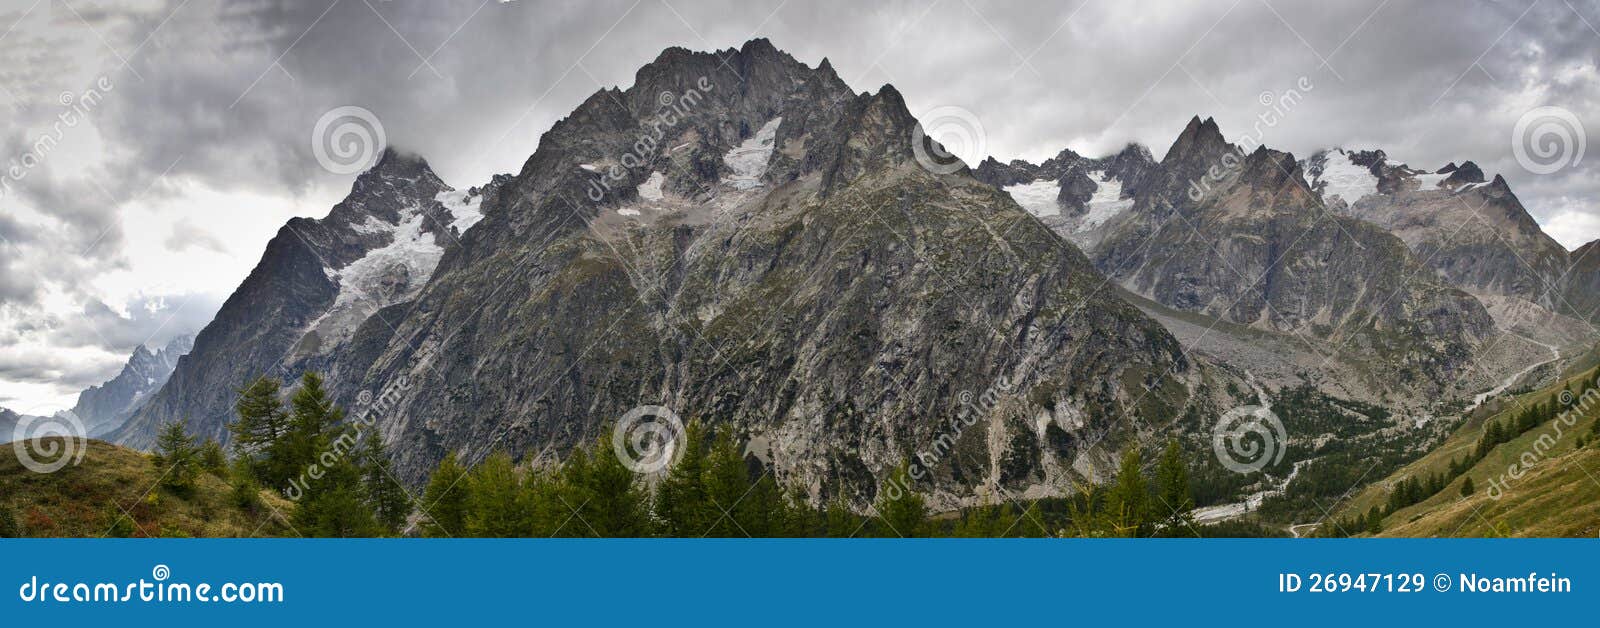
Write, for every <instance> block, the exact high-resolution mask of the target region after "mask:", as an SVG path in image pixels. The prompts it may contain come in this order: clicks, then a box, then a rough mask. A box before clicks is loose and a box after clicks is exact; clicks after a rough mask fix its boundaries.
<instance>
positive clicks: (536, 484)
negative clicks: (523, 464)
mask: <svg viewBox="0 0 1600 628" xmlns="http://www.w3.org/2000/svg"><path fill="white" fill-rule="evenodd" d="M562 491H563V486H562V481H561V475H560V470H559V469H557V470H548V469H530V470H529V471H528V474H527V476H526V477H524V478H523V480H522V492H521V502H522V510H523V512H526V513H527V516H528V535H529V536H538V537H548V536H554V535H555V534H556V533H557V531H559V530H560V529H561V526H562V525H563V524H564V523H567V520H568V519H569V518H571V517H572V512H571V511H570V510H568V508H567V505H566V503H564V502H563V501H562V499H563V494H562ZM577 525H578V526H579V527H582V525H583V524H581V523H578V524H577Z"/></svg>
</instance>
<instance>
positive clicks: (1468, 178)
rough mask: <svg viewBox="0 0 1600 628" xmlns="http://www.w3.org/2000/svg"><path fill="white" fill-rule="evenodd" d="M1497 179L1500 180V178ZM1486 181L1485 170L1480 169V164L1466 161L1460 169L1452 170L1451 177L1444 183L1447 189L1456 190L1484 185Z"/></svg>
mask: <svg viewBox="0 0 1600 628" xmlns="http://www.w3.org/2000/svg"><path fill="white" fill-rule="evenodd" d="M1451 165H1454V164H1451ZM1441 172H1443V171H1441ZM1495 178H1496V179H1499V177H1498V176H1496V177H1495ZM1484 181H1485V179H1484V178H1483V169H1481V168H1479V167H1478V164H1475V163H1472V162H1470V161H1466V162H1462V163H1461V165H1460V166H1459V167H1457V168H1455V169H1453V170H1451V171H1450V176H1449V177H1447V178H1445V180H1444V183H1445V185H1446V186H1447V187H1452V188H1455V187H1460V186H1463V185H1466V184H1469V183H1483V182H1484Z"/></svg>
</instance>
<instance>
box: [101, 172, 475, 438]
mask: <svg viewBox="0 0 1600 628" xmlns="http://www.w3.org/2000/svg"><path fill="white" fill-rule="evenodd" d="M482 195H483V190H480V189H473V190H467V191H456V190H455V189H454V188H451V187H450V186H449V185H446V184H445V183H444V182H443V181H442V180H440V179H439V177H438V175H436V174H434V172H433V170H432V169H431V168H430V167H429V166H428V164H427V162H426V161H424V160H423V159H422V158H420V157H417V156H414V155H407V154H403V153H401V152H399V151H396V150H393V149H386V150H385V151H384V152H383V154H382V155H380V156H379V158H378V159H377V161H376V162H375V164H374V165H373V166H372V168H371V169H369V170H368V171H367V172H365V173H363V174H362V175H360V176H359V177H357V178H356V180H355V182H354V184H352V186H351V190H350V194H349V195H348V196H347V197H346V198H345V199H344V200H343V201H341V202H340V203H339V204H337V205H335V206H334V207H333V209H332V210H331V211H330V212H329V214H328V216H327V217H325V218H321V219H311V218H294V219H292V220H290V221H289V222H288V223H287V224H286V225H284V226H283V228H281V229H279V231H278V234H277V235H276V236H274V237H273V239H272V241H271V242H269V243H268V244H267V247H266V251H265V252H264V253H263V254H262V257H261V261H260V262H258V263H257V264H256V267H255V268H254V269H253V270H251V272H250V276H249V277H247V278H246V279H245V280H244V282H243V283H242V284H240V286H239V288H238V289H237V290H235V291H234V293H233V294H232V295H231V296H230V297H228V300H227V301H226V302H224V303H223V305H222V308H221V309H220V310H219V311H218V312H217V316H216V317H215V318H214V319H213V320H212V322H211V323H210V324H208V325H206V327H205V328H204V329H202V330H201V331H200V333H199V334H198V336H196V338H195V341H194V349H193V351H192V352H190V353H189V354H188V355H186V356H184V357H183V358H181V359H179V361H178V364H177V368H176V369H175V370H174V372H173V374H172V377H171V379H169V380H168V383H167V385H165V386H163V387H162V388H161V389H160V391H158V392H157V393H156V394H155V395H154V396H153V397H152V398H151V399H150V401H149V402H148V403H146V404H145V405H144V406H143V407H142V408H141V409H140V410H139V411H138V412H137V413H135V414H134V415H133V417H132V418H131V419H130V420H129V421H128V422H127V423H126V424H125V425H124V426H122V427H121V428H118V429H117V430H116V431H114V432H111V433H109V434H108V435H107V436H108V438H110V439H112V440H113V441H115V442H118V443H121V444H125V445H130V446H134V447H149V446H150V445H151V444H152V443H153V442H154V440H153V439H154V437H155V430H156V429H158V427H159V426H160V425H162V424H165V423H168V422H172V421H186V422H188V424H189V425H190V426H191V428H192V429H193V431H194V433H195V434H197V435H199V436H202V437H211V438H217V439H226V438H227V430H226V429H225V425H226V424H227V423H228V422H229V421H230V420H231V419H232V416H233V400H234V398H235V395H236V391H237V390H238V389H239V388H241V387H243V386H244V385H246V384H247V383H249V381H251V380H253V379H254V378H256V377H260V376H262V375H268V376H273V377H278V378H280V379H288V380H292V379H294V378H296V377H297V376H298V375H299V373H301V372H304V371H305V370H308V369H320V370H327V369H328V368H329V365H330V362H331V357H332V355H333V354H335V353H336V352H337V351H339V350H340V349H341V348H342V347H344V346H346V345H347V344H348V343H349V342H351V339H352V337H353V335H354V334H355V332H356V328H357V327H358V326H360V325H361V323H363V322H364V321H366V320H367V319H368V318H369V317H370V316H371V315H372V314H374V313H376V312H378V311H379V310H381V309H382V308H384V307H387V306H390V305H393V304H395V303H398V302H401V301H404V300H406V299H408V298H410V297H411V296H412V295H414V294H415V293H416V291H417V290H419V289H421V287H422V284H423V282H425V281H426V280H427V278H428V276H429V275H431V274H432V272H433V268H434V266H435V265H437V264H438V262H439V259H440V258H441V257H443V255H444V252H445V249H446V248H449V247H455V246H457V243H458V241H459V238H460V237H461V232H463V231H465V230H466V229H467V228H470V227H471V226H472V224H474V223H476V222H477V220H478V218H479V217H480V214H479V213H478V203H479V202H480V201H481V197H482Z"/></svg>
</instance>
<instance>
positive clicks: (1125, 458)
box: [1109, 445, 1150, 536]
mask: <svg viewBox="0 0 1600 628" xmlns="http://www.w3.org/2000/svg"><path fill="white" fill-rule="evenodd" d="M1142 465H1143V463H1142V462H1141V461H1140V456H1139V447H1138V446H1137V445H1130V446H1129V447H1128V450H1127V451H1125V452H1123V454H1122V465H1121V466H1120V467H1119V468H1118V469H1117V483H1116V485H1115V486H1114V487H1112V489H1111V495H1110V504H1109V506H1110V507H1111V516H1112V517H1113V518H1114V520H1115V522H1116V526H1117V529H1118V531H1119V534H1121V535H1123V536H1138V535H1139V531H1140V528H1141V527H1143V526H1144V524H1145V522H1146V518H1147V517H1148V516H1149V512H1150V508H1149V493H1148V492H1147V490H1146V488H1145V483H1144V474H1143V472H1142V471H1141V467H1142Z"/></svg>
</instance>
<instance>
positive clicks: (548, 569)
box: [0, 539, 1600, 628]
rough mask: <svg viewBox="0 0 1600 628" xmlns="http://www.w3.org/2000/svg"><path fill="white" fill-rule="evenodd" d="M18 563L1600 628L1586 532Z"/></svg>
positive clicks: (84, 586)
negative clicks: (1563, 622) (1519, 536)
mask: <svg viewBox="0 0 1600 628" xmlns="http://www.w3.org/2000/svg"><path fill="white" fill-rule="evenodd" d="M0 555H3V556H4V560H3V562H0V585H3V587H0V593H3V595H0V600H3V601H0V617H3V618H4V621H3V622H0V624H3V625H7V626H54V625H76V626H82V625H155V624H154V623H153V622H158V621H159V622H173V623H170V625H194V624H200V623H206V624H214V625H227V626H230V628H231V627H237V626H252V625H262V626H276V627H279V628H282V627H283V626H288V625H306V624H304V623H302V622H326V621H328V620H331V619H335V618H351V619H354V620H358V621H360V622H361V623H360V624H359V625H406V626H414V625H427V624H433V623H437V624H438V625H441V626H456V625H463V624H464V623H466V622H469V621H470V622H481V621H512V622H515V623H514V624H511V625H518V626H523V625H534V626H538V625H568V624H584V625H629V626H657V625H685V624H691V625H700V626H704V625H738V626H763V625H812V626H822V625H873V626H912V625H919V626H920V625H929V626H946V625H966V626H973V625H984V626H1009V625H1016V622H1024V621H1026V622H1029V623H1027V624H1024V625H1041V624H1042V625H1077V624H1081V623H1083V622H1085V621H1104V620H1113V621H1115V620H1119V619H1121V620H1126V621H1130V622H1133V623H1132V624H1131V625H1155V624H1156V623H1157V622H1162V623H1165V622H1174V623H1173V624H1172V625H1183V626H1208V625H1245V626H1258V625H1286V626H1296V627H1298V626H1308V625H1337V626H1353V625H1393V624H1394V623H1396V622H1398V621H1400V620H1404V619H1407V618H1416V619H1419V620H1427V621H1428V622H1430V623H1429V625H1486V624H1490V623H1494V622H1499V621H1508V622H1509V621H1519V622H1520V621H1529V620H1534V621H1540V622H1546V621H1550V620H1560V619H1565V618H1571V619H1579V620H1583V621H1584V624H1582V625H1592V624H1593V617H1594V613H1595V608H1596V604H1595V603H1596V601H1597V598H1596V596H1595V595H1594V594H1593V593H1592V592H1593V591H1594V590H1595V589H1594V586H1595V584H1596V582H1597V580H1596V578H1597V577H1600V574H1597V569H1600V568H1597V565H1600V560H1596V559H1597V558H1600V542H1597V541H1594V540H1587V539H1585V540H1572V539H1568V540H1556V539H1541V540H1499V539H1497V540H1482V539H1479V540H1432V539H1396V540H1386V539H1378V540H1373V539H1361V540H1331V539H1329V540H1287V539H1238V540H1225V539H1207V540H1164V539H1142V540H960V539H938V540H882V539H873V540H825V539H815V540H662V539H651V540H492V539H479V540H465V539H464V540H414V539H395V540H354V541H352V540H281V539H280V540H194V539H183V540H133V539H104V540H33V539H23V540H5V541H0ZM1530 574H1531V577H1530ZM1330 589H1331V590H1330ZM100 621H114V622H117V623H115V624H89V623H85V622H100ZM1454 621H1459V622H1462V623H1460V624H1449V623H1447V622H1454ZM286 622H295V623H293V624H290V623H286ZM1373 622H1376V623H1373Z"/></svg>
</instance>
